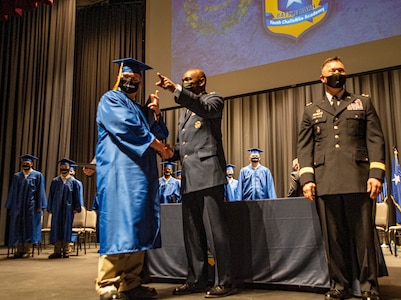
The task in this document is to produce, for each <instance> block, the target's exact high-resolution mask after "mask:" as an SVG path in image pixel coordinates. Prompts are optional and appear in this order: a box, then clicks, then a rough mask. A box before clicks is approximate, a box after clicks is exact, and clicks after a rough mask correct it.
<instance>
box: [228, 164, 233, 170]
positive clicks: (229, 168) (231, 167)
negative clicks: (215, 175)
mask: <svg viewBox="0 0 401 300" xmlns="http://www.w3.org/2000/svg"><path fill="white" fill-rule="evenodd" d="M234 169H235V165H232V164H227V165H226V170H234Z"/></svg>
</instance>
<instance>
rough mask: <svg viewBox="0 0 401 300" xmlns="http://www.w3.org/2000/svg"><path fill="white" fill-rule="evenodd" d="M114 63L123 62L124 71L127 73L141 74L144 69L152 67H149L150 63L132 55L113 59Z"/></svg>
mask: <svg viewBox="0 0 401 300" xmlns="http://www.w3.org/2000/svg"><path fill="white" fill-rule="evenodd" d="M113 63H116V64H119V65H120V64H121V63H122V64H123V69H122V72H123V73H124V72H126V73H138V74H141V72H142V71H145V70H149V69H152V67H149V66H148V65H146V64H144V63H142V62H140V61H138V60H136V59H133V58H131V57H128V58H121V59H115V60H113Z"/></svg>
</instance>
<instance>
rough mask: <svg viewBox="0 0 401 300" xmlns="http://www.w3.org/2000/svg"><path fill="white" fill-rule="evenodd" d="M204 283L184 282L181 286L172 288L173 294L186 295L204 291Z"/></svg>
mask: <svg viewBox="0 0 401 300" xmlns="http://www.w3.org/2000/svg"><path fill="white" fill-rule="evenodd" d="M206 287H207V285H206V284H201V283H199V282H197V283H184V284H183V285H182V286H180V287H178V288H175V289H174V290H173V295H188V294H194V293H204V292H205V291H206Z"/></svg>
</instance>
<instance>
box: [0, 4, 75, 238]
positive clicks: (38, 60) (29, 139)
mask: <svg viewBox="0 0 401 300" xmlns="http://www.w3.org/2000/svg"><path fill="white" fill-rule="evenodd" d="M74 28H75V1H71V0H69V1H55V3H54V4H53V5H52V6H49V5H40V6H39V7H38V8H37V9H35V10H33V11H31V12H27V13H24V14H23V16H22V17H11V18H10V19H9V20H8V21H3V22H0V55H1V57H0V72H1V73H0V74H1V75H0V76H1V80H0V140H1V144H0V149H1V152H0V155H1V156H0V178H1V184H0V195H1V206H0V244H3V242H4V235H5V232H6V230H5V227H6V210H5V208H4V204H5V201H6V198H7V193H8V188H9V186H10V179H11V178H12V174H13V173H14V172H16V171H20V162H19V156H20V155H22V154H25V153H30V154H33V155H35V156H38V157H39V160H38V161H37V162H36V163H35V164H34V168H35V169H37V170H39V171H41V172H42V173H43V174H44V175H45V178H46V188H47V189H48V188H49V186H50V182H51V180H52V178H54V177H55V176H56V174H57V169H56V168H57V161H58V160H59V159H60V158H62V157H64V156H69V155H70V135H71V126H70V124H71V115H72V90H73V84H72V83H73V81H72V78H73V68H74Z"/></svg>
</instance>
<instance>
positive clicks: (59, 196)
mask: <svg viewBox="0 0 401 300" xmlns="http://www.w3.org/2000/svg"><path fill="white" fill-rule="evenodd" d="M80 201H81V200H80V196H79V184H78V182H77V181H76V180H75V179H74V178H73V177H72V176H70V177H69V178H67V181H66V182H65V183H63V180H62V179H61V176H57V177H56V178H54V179H53V180H52V183H51V184H50V193H49V198H48V205H47V210H48V211H49V213H51V214H52V223H51V227H50V243H52V244H54V243H55V242H72V239H71V237H72V222H73V220H74V210H75V211H77V212H80V211H81V202H80Z"/></svg>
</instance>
